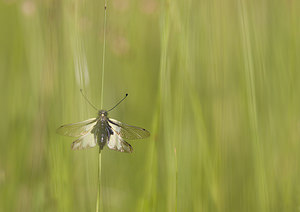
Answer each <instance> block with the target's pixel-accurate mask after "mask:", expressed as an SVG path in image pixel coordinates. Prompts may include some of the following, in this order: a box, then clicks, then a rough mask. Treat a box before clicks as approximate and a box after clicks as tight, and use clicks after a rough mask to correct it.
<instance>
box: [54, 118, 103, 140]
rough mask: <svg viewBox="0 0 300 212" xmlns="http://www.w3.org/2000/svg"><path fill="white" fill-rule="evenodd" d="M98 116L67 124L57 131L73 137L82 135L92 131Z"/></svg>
mask: <svg viewBox="0 0 300 212" xmlns="http://www.w3.org/2000/svg"><path fill="white" fill-rule="evenodd" d="M96 120H97V119H96V118H91V119H88V120H85V121H82V122H78V123H73V124H66V125H63V126H61V127H59V128H58V129H57V130H56V133H58V134H60V135H66V136H71V137H80V136H83V135H85V134H87V133H88V132H90V131H91V130H92V128H93V126H94V125H95V124H96Z"/></svg>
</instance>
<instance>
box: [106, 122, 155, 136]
mask: <svg viewBox="0 0 300 212" xmlns="http://www.w3.org/2000/svg"><path fill="white" fill-rule="evenodd" d="M108 121H109V123H110V126H111V127H112V128H113V130H114V131H115V132H116V133H117V134H118V135H119V136H120V137H122V138H125V139H142V138H146V137H149V136H150V133H149V132H148V131H147V130H145V129H143V128H140V127H135V126H131V125H128V124H124V123H122V122H120V121H117V120H115V119H108Z"/></svg>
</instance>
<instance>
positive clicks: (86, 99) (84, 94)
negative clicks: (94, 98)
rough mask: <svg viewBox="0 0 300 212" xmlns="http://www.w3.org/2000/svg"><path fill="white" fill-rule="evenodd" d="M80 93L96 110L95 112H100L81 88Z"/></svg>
mask: <svg viewBox="0 0 300 212" xmlns="http://www.w3.org/2000/svg"><path fill="white" fill-rule="evenodd" d="M80 92H81V94H82V96H83V97H84V98H85V100H86V101H87V102H88V103H89V104H90V105H91V106H92V107H93V108H94V109H95V110H99V109H98V108H96V107H95V106H94V105H93V104H92V103H91V102H90V101H89V100H88V98H87V97H86V95H85V94H84V93H83V91H82V89H81V88H80Z"/></svg>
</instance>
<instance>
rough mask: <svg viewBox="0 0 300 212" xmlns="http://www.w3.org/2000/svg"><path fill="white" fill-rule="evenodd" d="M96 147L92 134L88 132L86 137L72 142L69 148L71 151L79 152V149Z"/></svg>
mask: <svg viewBox="0 0 300 212" xmlns="http://www.w3.org/2000/svg"><path fill="white" fill-rule="evenodd" d="M96 145H97V142H96V140H95V138H94V134H92V133H90V132H89V133H87V134H86V135H84V136H81V137H80V138H78V139H77V140H76V141H74V142H73V143H72V146H71V147H72V149H73V150H80V149H87V148H92V147H95V146H96Z"/></svg>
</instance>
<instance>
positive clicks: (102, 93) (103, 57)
mask: <svg viewBox="0 0 300 212" xmlns="http://www.w3.org/2000/svg"><path fill="white" fill-rule="evenodd" d="M106 8H107V0H105V2H104V26H103V53H102V76H101V77H102V88H101V109H102V107H103V95H104V67H105V46H106Z"/></svg>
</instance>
